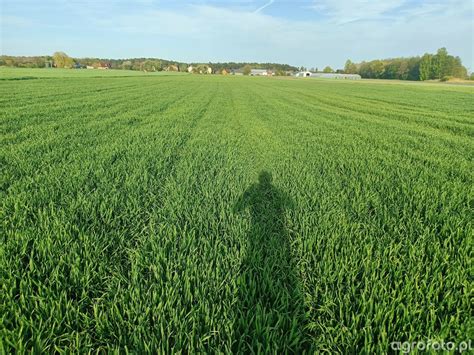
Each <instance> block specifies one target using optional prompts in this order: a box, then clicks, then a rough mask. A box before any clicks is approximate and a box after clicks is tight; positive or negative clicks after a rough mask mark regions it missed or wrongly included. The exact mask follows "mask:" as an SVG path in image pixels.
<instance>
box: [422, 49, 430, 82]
mask: <svg viewBox="0 0 474 355" xmlns="http://www.w3.org/2000/svg"><path fill="white" fill-rule="evenodd" d="M432 59H433V55H432V54H428V53H426V54H425V55H423V57H421V60H420V80H430V79H433V78H432V68H431V61H432Z"/></svg>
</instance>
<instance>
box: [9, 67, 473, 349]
mask: <svg viewBox="0 0 474 355" xmlns="http://www.w3.org/2000/svg"><path fill="white" fill-rule="evenodd" d="M69 72H70V73H71V76H70V77H53V76H52V75H53V74H48V75H49V76H50V77H48V78H44V79H38V78H37V79H34V78H35V77H40V76H42V74H41V73H58V74H61V75H67V74H64V73H66V71H48V70H44V71H41V70H39V71H22V70H18V71H14V72H11V71H10V72H8V73H0V74H8V75H2V78H5V77H8V78H9V79H8V80H0V101H1V105H0V119H1V122H2V134H1V139H2V142H1V155H0V161H1V166H2V176H1V181H0V183H1V185H0V186H1V214H0V218H1V220H2V224H1V228H2V229H1V233H0V236H1V237H0V238H1V243H0V285H1V286H0V287H1V290H0V293H1V297H0V314H1V317H0V344H1V346H2V347H3V351H5V352H6V353H10V352H13V350H16V352H18V353H23V352H24V351H25V350H27V349H30V350H33V351H34V352H36V353H52V352H55V351H61V350H68V351H69V352H73V353H85V352H87V351H92V352H94V353H95V352H98V351H100V350H103V351H112V350H114V349H115V350H119V349H120V350H122V351H123V352H125V351H131V352H135V353H144V352H150V351H154V352H163V353H170V352H172V351H173V352H177V351H183V352H184V353H196V352H211V353H213V352H225V353H228V352H231V351H232V352H241V353H249V350H252V351H254V352H262V353H263V352H265V353H285V352H288V351H290V350H291V351H294V352H297V353H300V352H302V351H304V350H306V351H308V352H317V351H326V352H328V353H338V352H339V353H361V352H364V353H375V352H379V353H380V352H382V353H383V352H388V351H389V350H390V349H389V346H390V345H389V344H390V342H391V341H406V340H408V341H420V340H427V339H445V340H446V341H462V340H467V339H469V338H472V337H473V336H474V323H473V320H472V311H473V310H472V298H473V296H474V294H473V284H472V274H471V273H470V266H471V264H472V246H473V243H472V242H473V239H472V237H473V231H474V229H473V222H472V221H473V217H474V216H473V212H472V211H473V210H472V207H473V198H474V189H473V186H474V184H473V175H472V171H473V168H474V166H473V165H474V164H473V159H474V140H473V136H474V118H473V117H474V115H473V113H474V100H473V94H474V91H473V89H472V88H470V87H454V86H447V85H431V84H425V85H424V84H382V83H367V82H341V81H329V80H326V81H322V80H297V79H290V80H288V79H271V78H254V77H222V76H193V75H181V76H164V75H162V76H160V75H154V74H150V75H145V74H143V75H134V76H123V75H124V74H123V73H126V72H120V73H121V74H122V75H121V76H114V75H113V71H111V72H112V73H101V74H100V75H103V76H102V77H92V76H90V74H89V73H88V71H87V70H83V71H69ZM15 73H16V75H17V76H18V77H22V78H24V79H25V78H30V79H32V80H11V79H12V78H13V76H14V75H13V74H15ZM72 73H74V74H72ZM78 73H83V74H82V75H83V76H82V77H81V74H78ZM95 73H96V74H95V75H98V74H97V72H95Z"/></svg>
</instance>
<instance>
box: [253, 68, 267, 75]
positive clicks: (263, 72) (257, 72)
mask: <svg viewBox="0 0 474 355" xmlns="http://www.w3.org/2000/svg"><path fill="white" fill-rule="evenodd" d="M250 75H251V76H267V75H268V70H267V69H252V70H250Z"/></svg>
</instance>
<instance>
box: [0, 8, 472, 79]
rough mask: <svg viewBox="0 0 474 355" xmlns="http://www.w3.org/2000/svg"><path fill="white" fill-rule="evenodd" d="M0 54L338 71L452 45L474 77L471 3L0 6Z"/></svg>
mask: <svg viewBox="0 0 474 355" xmlns="http://www.w3.org/2000/svg"><path fill="white" fill-rule="evenodd" d="M0 2H1V13H0V20H1V33H0V38H1V43H0V50H1V53H2V54H11V55H43V54H52V53H53V52H54V51H58V50H62V51H65V52H66V53H68V54H69V55H71V56H73V57H85V56H93V57H102V58H130V57H159V58H166V59H172V60H178V61H184V62H208V61H213V62H215V61H256V62H279V63H288V64H292V65H297V66H301V65H303V66H306V67H308V68H309V67H317V68H320V69H321V68H323V67H324V66H326V65H330V66H332V67H333V68H341V67H343V65H344V62H345V61H346V59H347V58H350V59H352V60H353V61H356V62H358V61H361V60H371V59H376V58H390V57H395V56H411V55H421V54H423V53H425V52H435V51H436V49H437V48H439V47H446V48H447V49H448V51H449V52H450V53H451V54H454V55H459V56H460V57H461V59H462V61H463V63H464V65H466V66H467V67H468V68H469V69H470V70H474V53H473V51H474V49H473V42H474V39H473V32H474V25H473V24H474V11H473V1H472V0H307V1H302V0H294V1H289V0H273V1H271V0H262V1H260V0H231V1H223V0H222V1H218V0H194V1H184V0H182V1H180V0H175V1H171V0H0Z"/></svg>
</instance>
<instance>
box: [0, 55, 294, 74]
mask: <svg viewBox="0 0 474 355" xmlns="http://www.w3.org/2000/svg"><path fill="white" fill-rule="evenodd" d="M101 65H107V66H108V67H109V68H110V69H125V70H140V71H162V70H172V71H182V72H186V71H187V68H188V66H189V65H192V66H193V67H198V66H209V67H211V68H212V71H213V72H214V73H220V72H221V71H222V70H227V71H230V70H232V69H242V68H244V67H246V66H247V67H251V68H252V69H270V70H273V71H275V72H276V71H282V72H286V71H296V70H297V68H296V67H293V66H291V65H288V64H278V63H247V62H226V63H211V62H209V63H183V62H177V61H171V60H166V59H159V58H129V59H104V58H72V57H70V56H68V55H67V54H66V53H64V52H56V53H54V54H53V55H52V56H34V57H22V56H7V55H2V56H0V66H8V67H22V68H45V67H50V66H54V67H57V68H84V67H87V66H92V67H98V66H101Z"/></svg>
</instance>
